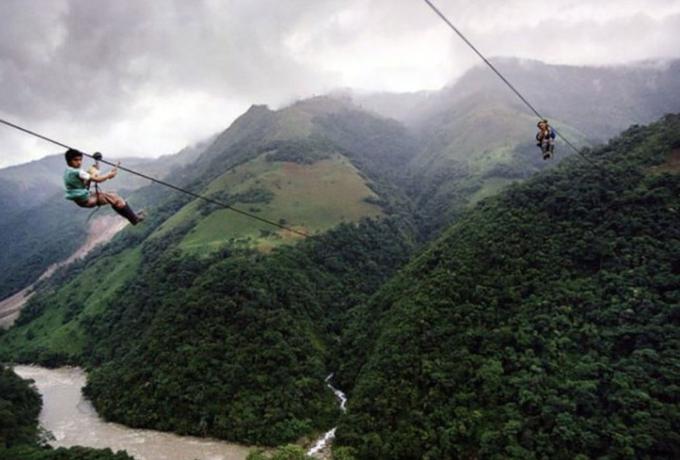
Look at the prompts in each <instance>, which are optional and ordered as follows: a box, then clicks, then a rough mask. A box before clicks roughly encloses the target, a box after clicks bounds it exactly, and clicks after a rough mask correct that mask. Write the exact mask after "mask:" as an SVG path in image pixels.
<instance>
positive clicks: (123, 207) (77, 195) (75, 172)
mask: <svg viewBox="0 0 680 460" xmlns="http://www.w3.org/2000/svg"><path fill="white" fill-rule="evenodd" d="M99 155H101V154H99ZM64 157H65V158H66V164H67V165H68V167H67V168H66V171H64V187H65V188H66V199H67V200H71V201H73V202H74V203H75V204H77V205H78V206H80V207H81V208H94V207H95V206H101V205H107V204H108V205H111V207H112V208H113V210H114V211H116V212H117V213H118V214H120V215H121V216H123V217H125V218H126V219H127V220H129V221H130V223H131V224H132V225H137V224H138V223H139V222H141V221H142V220H144V214H143V213H139V214H135V212H134V211H133V210H132V208H130V205H128V204H127V203H126V202H125V200H124V199H122V198H121V197H120V196H118V195H117V194H116V193H112V192H104V191H100V190H99V189H96V191H94V192H90V184H91V183H94V184H99V183H101V182H104V181H107V180H109V179H113V178H114V177H116V174H118V169H117V168H116V167H114V168H113V169H111V171H109V172H108V173H106V174H100V173H99V171H98V170H97V168H96V167H94V168H90V170H89V172H88V171H85V170H83V169H82V168H81V167H82V165H83V153H82V152H79V151H78V150H74V149H68V150H67V151H66V153H65V154H64ZM96 157H97V154H95V158H96ZM99 158H101V156H99Z"/></svg>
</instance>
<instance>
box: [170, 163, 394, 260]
mask: <svg viewBox="0 0 680 460" xmlns="http://www.w3.org/2000/svg"><path fill="white" fill-rule="evenodd" d="M251 189H264V190H267V191H270V192H272V193H273V195H274V196H273V199H272V200H271V201H270V202H268V203H251V204H247V203H240V202H238V201H236V202H234V203H233V205H234V207H236V208H238V209H243V210H245V211H248V212H251V213H253V214H255V215H258V216H261V217H263V218H266V219H268V220H272V221H274V222H279V221H280V220H281V219H285V225H287V226H291V227H293V228H295V229H298V230H301V231H305V232H308V233H317V232H324V231H326V230H328V229H330V228H332V227H334V226H336V225H337V224H340V223H343V222H344V223H348V222H357V221H359V220H360V219H361V218H363V217H379V216H380V215H382V212H381V211H380V208H379V207H378V206H375V205H372V204H369V203H367V202H366V201H365V199H366V198H376V195H375V193H374V192H373V191H371V190H370V189H369V188H368V187H367V186H366V183H365V181H364V180H363V179H362V178H361V177H360V176H359V174H358V172H357V170H356V168H354V166H352V165H351V164H350V163H349V162H348V161H347V160H346V159H344V158H343V157H341V156H340V155H333V156H332V157H331V158H329V159H327V160H321V161H318V162H315V163H312V164H297V163H293V162H278V161H277V162H270V161H267V159H266V154H262V155H260V156H259V157H258V158H256V159H254V160H251V161H250V162H248V163H246V164H243V165H240V166H237V167H236V168H234V169H232V170H230V171H228V172H226V173H224V174H223V175H221V176H220V177H218V178H217V179H215V180H213V181H212V182H211V183H210V184H209V186H208V187H207V188H206V189H205V191H204V193H205V194H207V195H208V196H217V195H218V194H219V193H220V192H223V191H225V192H228V193H230V194H239V193H244V192H247V191H248V190H251ZM202 204H203V203H202V201H201V200H195V201H193V202H191V203H190V204H188V205H187V206H185V207H184V208H183V209H182V210H181V211H179V212H178V213H177V214H176V215H174V216H173V217H172V218H171V219H169V220H168V221H167V222H166V223H165V224H164V225H163V226H161V228H160V229H159V231H158V234H157V235H159V236H160V235H163V234H165V233H166V232H168V231H170V230H171V229H173V228H177V227H178V226H180V225H182V224H183V223H185V222H187V221H191V220H193V221H194V222H195V225H194V227H193V229H192V230H191V231H190V232H189V233H188V234H187V235H186V237H185V238H184V239H183V240H182V242H181V243H180V247H181V248H182V249H184V250H188V251H191V252H210V251H214V250H217V249H219V248H220V247H223V246H225V245H226V244H228V243H229V242H230V241H232V240H241V241H243V240H249V241H248V242H247V244H246V246H248V245H254V246H258V247H262V248H271V247H273V246H277V245H279V244H280V243H282V242H285V241H290V240H291V239H297V237H296V235H293V234H290V232H286V231H285V230H277V229H276V228H272V227H271V226H270V225H267V224H264V223H260V222H258V221H255V220H253V219H250V218H248V217H246V216H241V215H238V214H235V213H233V212H232V211H229V210H224V209H217V210H214V211H213V212H211V213H210V214H208V215H207V216H204V215H202V213H201V205H202ZM282 222H284V221H282Z"/></svg>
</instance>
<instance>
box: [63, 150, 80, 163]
mask: <svg viewBox="0 0 680 460" xmlns="http://www.w3.org/2000/svg"><path fill="white" fill-rule="evenodd" d="M82 156H83V152H79V151H78V150H76V149H68V150H67V151H66V153H65V154H64V158H66V163H71V161H72V160H73V159H75V158H78V157H81V158H82Z"/></svg>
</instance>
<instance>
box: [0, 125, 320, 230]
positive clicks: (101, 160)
mask: <svg viewBox="0 0 680 460" xmlns="http://www.w3.org/2000/svg"><path fill="white" fill-rule="evenodd" d="M0 123H2V124H4V125H6V126H9V127H10V128H14V129H16V130H19V131H21V132H24V133H26V134H29V135H31V136H34V137H37V138H38V139H42V140H44V141H47V142H50V143H52V144H54V145H58V146H59V147H63V148H65V149H73V150H78V149H74V148H73V147H71V146H69V145H66V144H64V143H63V142H59V141H56V140H54V139H52V138H49V137H47V136H43V135H42V134H39V133H37V132H35V131H31V130H30V129H26V128H24V127H22V126H19V125H17V124H15V123H12V122H9V121H7V120H4V119H2V118H0ZM78 151H79V152H81V153H82V154H83V155H84V156H86V157H88V158H92V159H96V158H95V156H94V155H91V154H89V153H86V152H83V151H82V150H78ZM98 161H99V162H100V163H104V164H106V165H109V166H113V167H116V168H118V169H120V170H121V171H125V172H127V173H129V174H133V175H135V176H138V177H141V178H143V179H146V180H149V181H151V182H155V183H156V184H159V185H163V186H164V187H168V188H171V189H173V190H175V191H178V192H181V193H185V194H187V195H190V196H192V197H194V198H196V199H200V200H203V201H207V202H208V203H212V204H216V205H218V206H220V207H221V208H224V209H228V210H229V211H232V212H235V213H237V214H241V215H244V216H246V217H249V218H251V219H254V220H257V221H260V222H262V223H265V224H267V225H272V226H274V227H278V228H280V229H282V230H286V231H289V232H291V233H295V234H297V235H299V236H302V237H303V238H310V237H311V236H312V235H310V234H309V233H307V232H303V231H301V230H296V229H294V228H292V227H288V226H286V225H282V224H280V223H278V222H274V221H273V220H269V219H265V218H264V217H260V216H256V215H255V214H251V213H249V212H247V211H243V210H242V209H238V208H235V207H233V206H231V205H229V204H227V203H224V202H222V201H219V200H216V199H214V198H210V197H207V196H205V195H201V194H199V193H196V192H192V191H191V190H187V189H185V188H182V187H179V186H177V185H174V184H171V183H169V182H166V181H164V180H161V179H157V178H155V177H153V176H149V175H147V174H144V173H141V172H139V171H135V170H134V169H130V168H126V167H124V166H120V165H117V164H115V163H112V162H110V161H107V160H104V159H102V158H99V159H98Z"/></svg>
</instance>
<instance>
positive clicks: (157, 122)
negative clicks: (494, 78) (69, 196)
mask: <svg viewBox="0 0 680 460" xmlns="http://www.w3.org/2000/svg"><path fill="white" fill-rule="evenodd" d="M433 1H434V3H435V4H437V5H438V6H439V7H440V9H441V10H442V11H443V12H444V13H445V14H447V15H448V16H449V18H450V19H451V20H452V21H453V23H454V24H456V25H457V26H458V27H459V28H460V29H461V30H462V31H463V32H464V33H466V34H467V36H468V38H469V39H470V40H471V41H472V42H473V43H475V44H476V45H477V47H478V48H480V49H481V50H482V52H484V53H485V54H487V55H489V56H517V57H525V58H536V59H540V60H543V61H546V62H550V63H560V64H588V65H608V64H620V63H626V62H631V61H636V60H641V59H655V58H673V57H680V46H678V45H679V44H680V0H599V1H586V0H553V1H550V2H546V1H543V0H541V1H539V0H484V1H472V0H433ZM476 64H478V59H477V58H476V56H475V55H474V54H473V53H472V52H471V51H470V50H469V49H468V48H466V47H465V45H464V44H462V43H461V41H460V39H459V38H457V37H456V36H455V35H454V34H453V33H452V32H451V30H449V29H448V28H446V26H445V25H444V24H443V22H442V21H441V20H440V19H439V18H438V17H437V16H435V15H434V13H433V12H432V11H431V10H430V9H429V8H428V7H427V5H426V4H425V3H424V2H423V1H422V0H144V1H142V0H116V1H110V0H0V117H2V118H4V119H7V120H9V121H13V122H16V123H18V124H23V125H25V126H26V127H28V128H30V129H33V130H36V131H40V132H42V133H44V134H45V135H48V136H51V137H55V138H57V139H58V140H61V141H63V142H65V143H67V144H70V145H74V146H78V147H79V148H81V149H84V150H87V151H93V150H100V151H102V152H105V153H110V154H115V156H132V155H134V156H158V155H161V154H167V153H173V152H176V151H178V150H180V149H181V148H182V147H184V146H186V145H188V144H192V143H195V142H197V141H200V140H202V139H204V138H206V137H208V136H209V135H211V134H213V133H215V132H218V131H221V130H223V129H225V128H226V127H227V126H228V125H229V124H230V123H231V122H232V121H233V120H234V118H235V117H237V116H238V115H239V114H241V113H242V112H243V111H245V110H246V109H247V108H248V107H249V106H250V105H251V104H253V103H258V104H268V105H269V106H270V107H272V108H277V107H281V106H283V105H286V104H288V103H290V102H292V101H294V100H296V99H298V98H303V97H308V96H312V95H315V94H321V93H324V92H328V91H331V90H333V89H337V88H343V87H352V88H357V89H362V90H369V91H415V90H422V89H437V88H440V87H442V86H444V85H446V84H447V83H449V82H451V81H452V80H454V79H455V78H456V77H458V76H459V75H460V74H461V73H462V72H464V71H465V70H467V69H469V68H470V66H472V65H476ZM56 151H58V148H55V147H53V146H51V145H49V144H46V143H44V142H41V141H36V140H33V139H32V138H30V137H27V136H25V135H21V134H19V133H17V132H14V131H11V130H9V129H8V128H5V127H4V126H1V125H0V167H4V166H8V165H11V164H16V163H23V162H26V161H29V160H32V159H36V158H40V157H42V156H44V155H46V154H49V153H55V152H56Z"/></svg>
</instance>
